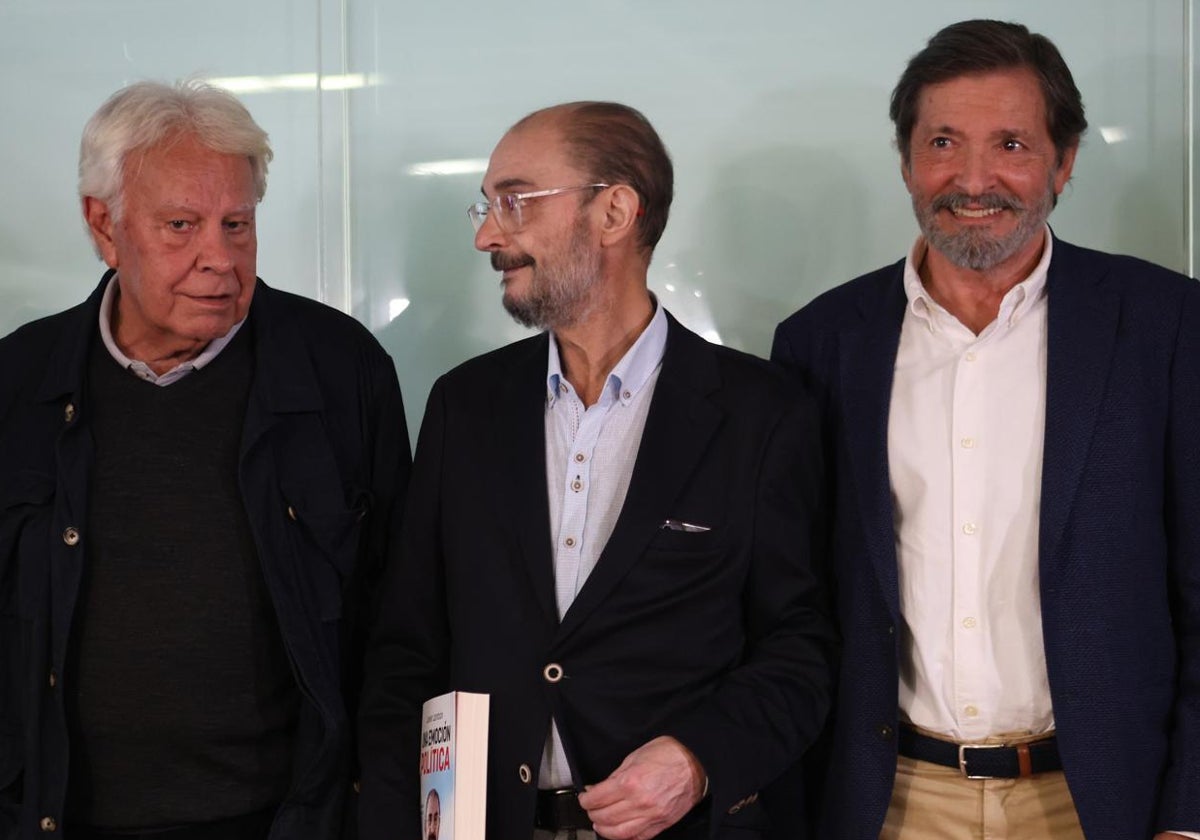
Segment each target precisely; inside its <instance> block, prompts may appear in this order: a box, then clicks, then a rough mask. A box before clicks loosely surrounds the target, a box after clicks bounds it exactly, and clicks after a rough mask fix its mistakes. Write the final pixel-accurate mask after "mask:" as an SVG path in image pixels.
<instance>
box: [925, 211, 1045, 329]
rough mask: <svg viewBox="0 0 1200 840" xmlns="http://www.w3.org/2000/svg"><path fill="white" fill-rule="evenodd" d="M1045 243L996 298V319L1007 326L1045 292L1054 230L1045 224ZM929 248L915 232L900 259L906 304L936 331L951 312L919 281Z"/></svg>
mask: <svg viewBox="0 0 1200 840" xmlns="http://www.w3.org/2000/svg"><path fill="white" fill-rule="evenodd" d="M1045 233H1046V235H1045V245H1044V246H1043V247H1042V257H1041V259H1040V260H1038V263H1037V265H1035V266H1034V267H1033V271H1031V272H1030V273H1029V276H1028V277H1026V278H1025V279H1024V280H1022V281H1021V282H1020V283H1018V284H1017V285H1015V286H1013V287H1012V288H1011V289H1009V290H1008V293H1007V294H1005V296H1004V299H1003V300H1002V301H1001V302H1000V312H999V313H998V314H997V316H996V321H997V322H1000V323H1005V324H1007V325H1008V326H1012V325H1013V324H1015V323H1016V322H1017V321H1018V320H1020V318H1021V317H1022V316H1023V315H1024V314H1025V313H1026V312H1028V311H1029V309H1030V308H1031V307H1032V306H1033V304H1034V303H1036V302H1037V301H1038V300H1040V299H1041V298H1042V296H1043V295H1045V294H1046V276H1047V274H1048V272H1049V270H1050V257H1051V255H1052V253H1053V251H1054V234H1053V233H1052V232H1051V231H1050V226H1049V225H1045ZM928 249H929V243H928V242H926V240H925V237H924V236H923V235H918V236H917V240H916V242H914V243H913V246H912V250H910V251H909V252H908V257H907V258H906V259H905V260H904V294H905V296H906V297H907V298H908V308H909V310H910V311H911V312H912V313H913V315H915V316H916V317H917V318H918V319H919V320H920V321H922V322H924V323H925V325H926V326H928V327H929V330H930V331H931V332H933V331H936V329H937V327H938V324H939V321H940V320H941V319H944V318H953V317H954V316H953V315H951V314H950V313H949V312H947V311H946V310H945V309H944V308H943V307H942V306H941V304H939V303H938V302H937V301H935V300H934V299H933V298H932V297H930V295H929V292H927V291H926V289H925V284H924V283H922V282H921V275H920V273H919V270H920V267H921V263H922V262H923V261H924V259H925V253H926V251H927V250H928Z"/></svg>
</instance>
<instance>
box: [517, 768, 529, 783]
mask: <svg viewBox="0 0 1200 840" xmlns="http://www.w3.org/2000/svg"><path fill="white" fill-rule="evenodd" d="M517 777H518V778H520V780H521V784H523V785H527V784H529V783H530V782H531V781H532V780H533V771H532V770H530V769H529V765H528V764H522V765H521V766H520V767H518V768H517Z"/></svg>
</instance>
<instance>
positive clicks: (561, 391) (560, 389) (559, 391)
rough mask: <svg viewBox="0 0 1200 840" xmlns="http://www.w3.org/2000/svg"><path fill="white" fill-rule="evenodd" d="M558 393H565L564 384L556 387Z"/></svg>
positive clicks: (565, 387)
mask: <svg viewBox="0 0 1200 840" xmlns="http://www.w3.org/2000/svg"><path fill="white" fill-rule="evenodd" d="M558 393H560V394H565V393H567V386H566V385H565V384H560V385H559V386H558Z"/></svg>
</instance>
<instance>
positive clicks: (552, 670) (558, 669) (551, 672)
mask: <svg viewBox="0 0 1200 840" xmlns="http://www.w3.org/2000/svg"><path fill="white" fill-rule="evenodd" d="M542 676H543V677H545V678H546V682H548V683H556V682H558V681H559V680H561V679H562V678H563V669H562V666H561V665H559V664H558V663H557V662H551V663H550V664H549V665H547V666H546V667H545V668H543V669H542Z"/></svg>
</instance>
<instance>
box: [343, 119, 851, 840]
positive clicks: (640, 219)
mask: <svg viewBox="0 0 1200 840" xmlns="http://www.w3.org/2000/svg"><path fill="white" fill-rule="evenodd" d="M483 195H484V200H483V201H480V202H478V203H476V204H473V205H472V206H471V207H470V208H468V213H469V214H470V217H471V220H472V221H473V222H474V224H475V228H476V234H475V247H476V248H478V249H479V250H481V251H485V252H487V253H489V254H490V255H491V261H492V265H493V267H495V269H496V270H497V271H500V272H501V283H502V284H503V287H504V306H505V308H506V309H507V310H508V311H509V312H510V313H511V314H512V315H513V317H514V318H516V319H517V320H518V321H519V322H521V323H522V324H525V325H527V326H531V327H535V328H538V329H541V330H544V332H542V333H541V334H540V335H538V336H536V337H534V338H529V339H526V340H525V341H520V342H517V343H516V344H512V345H510V346H508V347H504V348H502V349H500V350H497V351H495V352H492V353H489V354H487V355H485V356H481V357H479V358H477V359H473V360H471V361H469V362H467V363H466V364H464V365H462V366H461V367H459V368H457V369H456V370H453V371H451V372H450V373H448V374H446V375H445V376H444V377H442V378H441V379H440V380H439V381H438V383H437V384H436V385H435V386H434V388H433V392H432V394H431V395H430V397H429V404H428V408H427V410H426V413H425V420H424V423H423V424H422V427H421V435H420V440H419V442H418V444H417V456H416V466H415V473H414V484H413V486H412V490H411V493H410V496H409V498H410V499H411V504H410V505H409V507H408V509H407V512H406V515H405V526H404V532H403V538H402V546H401V551H400V554H399V555H398V560H397V562H395V563H393V564H392V565H391V566H390V567H389V568H388V569H387V570H386V571H385V575H384V582H383V587H382V591H381V598H382V601H381V604H382V606H383V608H382V609H381V610H380V611H379V613H380V617H379V622H378V625H377V627H376V628H375V631H374V633H373V636H372V640H371V643H370V653H369V655H368V660H369V662H368V665H367V671H368V675H367V682H366V687H365V690H364V701H363V706H362V712H361V715H360V719H361V722H362V727H363V729H362V745H361V746H362V755H363V763H364V776H363V780H362V793H361V799H360V808H359V815H360V819H361V824H360V831H361V834H362V837H363V838H364V840H376V838H379V840H382V838H393V837H398V838H401V840H415V838H417V837H418V836H420V834H419V832H420V824H421V821H420V804H421V803H420V799H419V780H418V773H417V770H418V766H417V762H416V761H415V758H416V756H415V748H416V746H415V745H416V744H417V743H418V740H417V739H418V727H419V723H420V718H419V713H420V709H421V702H422V701H423V700H425V699H427V698H428V697H430V696H432V695H435V694H438V693H440V692H443V691H446V690H448V689H457V690H466V691H478V692H485V693H487V694H489V695H490V696H491V713H490V719H491V730H490V732H489V738H488V779H487V836H488V837H494V838H504V839H505V840H509V839H510V838H512V839H513V840H515V838H525V840H528V838H530V837H536V838H543V839H545V840H548V839H549V838H558V840H576V838H578V840H585V838H586V839H587V840H591V838H594V837H595V836H597V835H599V836H603V837H605V838H611V840H626V838H649V837H655V836H662V837H664V838H677V839H679V838H688V839H689V840H702V839H703V840H710V839H711V838H727V840H733V838H740V840H755V838H761V837H763V836H764V832H765V831H766V830H767V816H766V814H765V813H764V810H763V806H762V804H761V802H759V790H760V789H761V788H762V787H763V786H765V785H766V784H767V783H768V782H770V781H771V780H772V779H773V778H775V777H776V776H777V775H778V774H780V773H781V772H782V771H783V770H784V769H785V768H786V767H787V766H788V765H790V764H791V763H792V762H793V761H795V760H796V759H797V758H798V757H799V755H800V754H801V752H802V751H803V750H804V748H805V747H806V746H807V745H808V744H809V743H810V742H811V740H812V738H813V736H814V735H815V734H816V733H817V731H819V729H820V727H821V724H822V722H823V719H824V715H825V710H826V708H827V705H828V702H829V695H828V687H829V685H828V680H829V650H830V646H831V640H832V637H831V634H830V628H829V622H828V616H827V613H826V608H825V602H824V598H823V597H822V590H821V587H820V586H819V584H818V580H817V577H816V576H815V575H814V573H813V570H812V560H813V555H814V554H815V553H816V552H815V548H814V546H813V543H812V534H813V531H814V528H813V521H814V519H815V518H816V517H817V514H816V507H817V504H818V501H819V494H818V490H819V488H820V484H821V478H820V461H819V446H818V441H817V438H816V436H815V430H816V417H815V414H813V412H812V411H811V409H812V405H811V403H810V402H808V401H806V400H804V399H802V398H801V397H800V395H799V393H798V392H797V390H796V389H795V388H794V386H793V383H791V382H789V381H788V378H787V377H786V376H785V375H783V374H782V373H781V372H780V371H778V370H776V369H775V368H773V367H772V366H770V365H768V364H767V363H766V362H763V361H761V360H759V359H754V358H752V357H750V356H747V355H745V354H743V353H738V352H736V351H733V350H729V349H726V348H723V347H717V346H713V345H710V344H708V343H706V342H705V341H704V340H703V339H701V338H700V337H699V336H697V335H695V334H694V333H692V332H690V331H688V330H687V329H685V328H684V327H683V326H681V325H680V324H679V323H678V322H677V321H676V320H675V319H674V318H672V317H671V316H670V315H669V314H667V312H666V310H664V309H663V307H662V306H661V305H660V304H659V303H658V301H657V300H656V299H655V298H654V296H653V295H651V294H650V292H649V291H648V290H647V288H646V271H647V268H648V266H649V263H650V258H651V254H652V252H653V250H654V247H655V245H656V244H657V242H658V239H659V237H660V236H661V235H662V232H663V228H664V227H665V225H666V221H667V212H668V210H669V208H670V204H671V196H672V167H671V161H670V158H669V157H668V156H667V152H666V149H665V148H664V147H663V144H662V142H661V140H660V139H659V137H658V135H657V133H655V131H654V129H653V128H652V127H651V126H650V123H649V122H647V121H646V119H645V117H643V116H642V115H641V114H640V113H638V112H637V111H635V110H633V109H632V108H629V107H626V106H624V105H618V104H615V103H607V102H575V103H570V104H566V105H560V106H556V107H553V108H548V109H545V110H542V111H538V112H535V113H534V114H531V115H530V116H528V117H526V118H525V119H523V120H521V121H520V122H518V123H517V124H516V125H515V126H514V127H513V128H512V129H511V130H510V131H509V132H508V133H507V134H506V135H505V136H504V138H503V139H501V141H500V143H499V145H497V146H496V149H495V151H494V152H493V153H492V157H491V161H490V163H489V166H488V170H487V173H486V175H485V176H484V180H483ZM797 795H798V792H797ZM441 808H442V811H441V815H442V816H444V818H445V819H446V821H447V822H448V823H449V822H452V817H451V816H450V815H451V814H452V811H453V808H454V805H453V804H452V802H451V800H450V797H449V795H448V794H446V793H445V792H444V791H443V799H442V801H441Z"/></svg>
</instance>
